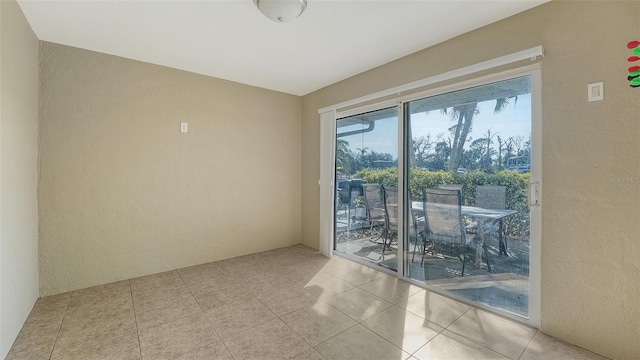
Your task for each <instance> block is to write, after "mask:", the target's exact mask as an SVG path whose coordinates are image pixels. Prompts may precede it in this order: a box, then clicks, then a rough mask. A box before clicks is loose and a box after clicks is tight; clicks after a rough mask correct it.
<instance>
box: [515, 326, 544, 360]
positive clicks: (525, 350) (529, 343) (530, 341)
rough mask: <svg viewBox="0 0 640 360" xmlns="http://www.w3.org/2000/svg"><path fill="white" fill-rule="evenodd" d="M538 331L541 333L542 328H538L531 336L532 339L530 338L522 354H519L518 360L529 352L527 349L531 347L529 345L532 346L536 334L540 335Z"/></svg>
mask: <svg viewBox="0 0 640 360" xmlns="http://www.w3.org/2000/svg"><path fill="white" fill-rule="evenodd" d="M538 333H540V330H538V329H536V333H535V334H533V336H532V337H531V340H529V342H528V343H527V346H525V347H524V349H523V350H522V353H521V354H520V356H518V360H520V359H522V357H523V356H524V353H525V352H527V349H528V348H529V346H531V343H532V342H533V339H535V338H536V336H538Z"/></svg>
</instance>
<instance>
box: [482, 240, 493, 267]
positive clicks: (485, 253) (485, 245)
mask: <svg viewBox="0 0 640 360" xmlns="http://www.w3.org/2000/svg"><path fill="white" fill-rule="evenodd" d="M482 248H483V249H484V256H485V257H486V258H487V270H489V272H492V270H491V264H490V263H489V251H488V250H487V244H486V243H485V244H483V245H482Z"/></svg>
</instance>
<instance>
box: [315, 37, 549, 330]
mask: <svg viewBox="0 0 640 360" xmlns="http://www.w3.org/2000/svg"><path fill="white" fill-rule="evenodd" d="M542 55H543V52H542V47H541V46H538V47H535V48H531V49H527V50H523V51H520V52H518V53H514V54H510V55H505V56H502V57H500V58H496V59H493V60H489V61H485V62H483V63H479V64H475V65H471V66H468V67H465V68H461V69H458V70H454V71H451V72H448V73H444V74H441V75H437V76H433V77H430V78H427V79H423V80H419V81H416V82H413V83H410V84H406V85H403V86H400V87H396V88H393V89H388V90H385V91H382V92H378V93H374V94H370V95H367V96H364V97H361V98H358V99H354V100H349V101H346V102H343V103H340V104H337V105H334V106H330V107H327V108H323V109H320V110H318V112H319V113H320V118H321V121H320V122H321V124H320V180H319V182H318V184H319V185H320V239H319V240H320V244H319V245H320V246H319V248H320V252H321V253H322V254H325V255H327V256H332V255H333V247H334V241H335V239H334V237H335V233H334V224H333V216H334V211H333V210H334V209H335V208H334V206H335V204H334V200H335V136H336V120H337V119H340V118H344V117H348V116H352V115H357V114H361V113H365V112H370V111H375V110H380V109H383V108H388V107H391V106H394V105H395V106H397V109H398V193H399V194H400V195H401V196H399V197H398V206H399V209H402V211H401V212H400V211H399V216H400V217H401V220H402V224H403V225H402V226H399V227H398V255H399V256H398V264H397V269H398V271H397V273H396V276H397V277H398V278H401V279H403V280H406V281H408V282H411V283H413V284H416V285H418V286H420V287H423V288H426V289H428V290H430V291H434V292H437V293H441V294H443V295H445V296H448V297H451V298H455V299H457V300H459V301H461V302H465V303H469V304H472V305H473V306H474V307H477V308H481V309H485V310H488V311H491V312H494V313H497V314H499V315H501V316H505V317H508V318H511V319H513V320H516V321H519V322H522V323H525V324H527V325H530V326H533V327H536V328H539V327H540V311H541V309H540V286H541V280H540V276H541V258H540V257H541V250H540V249H541V242H542V237H541V232H542V228H541V224H542V222H541V215H542V209H541V201H540V200H541V199H542V174H541V170H542V84H541V81H542V76H541V64H540V63H535V64H533V65H528V66H521V67H515V68H512V69H508V70H504V71H499V72H495V73H491V74H488V75H483V76H475V77H472V78H470V79H468V80H460V79H461V77H464V76H466V77H471V76H473V75H475V74H478V73H479V72H481V71H487V70H489V71H491V70H496V69H497V68H498V67H500V66H504V65H509V64H512V63H515V62H518V61H522V60H525V59H530V60H532V61H535V60H536V59H537V57H538V56H542ZM520 76H530V79H531V142H532V143H531V149H532V152H531V183H532V184H535V189H536V191H535V193H534V192H533V191H529V194H530V196H532V197H533V196H535V197H536V199H535V201H534V199H530V201H529V203H530V204H532V203H533V204H534V205H532V206H530V216H531V222H530V237H529V241H530V259H529V261H530V264H529V266H530V272H529V313H528V315H529V317H528V318H523V317H520V316H517V315H514V314H510V313H508V312H506V311H500V310H496V309H495V308H492V307H489V306H486V305H483V304H480V303H477V302H473V301H470V300H468V299H465V298H463V297H459V296H456V295H454V294H451V293H449V292H446V291H445V290H441V289H438V288H433V287H431V286H428V285H425V284H424V283H421V282H419V281H415V280H412V279H410V278H408V277H407V276H406V275H405V270H406V269H405V252H404V244H405V241H406V239H405V234H407V221H405V219H406V215H407V214H406V211H407V209H406V206H405V203H406V201H407V196H408V195H407V192H406V191H405V189H406V187H407V181H408V180H407V176H406V172H407V169H406V166H405V164H406V156H407V151H408V149H407V145H406V134H405V133H406V126H407V124H406V123H407V121H406V119H405V116H406V114H405V111H404V106H405V103H407V102H409V101H412V100H417V99H421V98H425V97H430V96H435V95H439V94H443V93H447V92H452V91H456V90H462V89H465V88H469V87H474V86H481V85H485V84H489V83H493V82H498V81H502V80H508V79H511V78H516V77H520ZM456 79H459V80H460V81H455V80H456ZM445 82H447V83H449V84H446V85H442V86H438V84H439V83H445ZM431 86H432V88H429V89H426V90H421V88H425V87H431ZM394 95H395V96H394ZM390 97H391V99H389V98H390ZM385 98H386V99H387V100H381V101H379V102H376V101H375V100H376V99H385ZM363 103H367V105H364V106H359V104H363ZM533 188H534V187H533V186H531V185H530V189H533ZM400 254H402V255H400ZM358 262H359V263H362V264H365V265H370V266H372V264H367V263H365V262H360V261H358ZM376 269H378V268H377V267H376Z"/></svg>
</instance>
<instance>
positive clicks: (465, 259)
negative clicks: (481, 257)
mask: <svg viewBox="0 0 640 360" xmlns="http://www.w3.org/2000/svg"><path fill="white" fill-rule="evenodd" d="M466 263H467V254H464V255H462V274H461V275H460V276H464V266H465V264H466Z"/></svg>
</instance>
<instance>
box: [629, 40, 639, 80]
mask: <svg viewBox="0 0 640 360" xmlns="http://www.w3.org/2000/svg"><path fill="white" fill-rule="evenodd" d="M627 48H628V49H629V50H631V56H629V58H628V59H627V61H628V62H630V63H632V64H634V63H635V65H631V66H630V67H629V69H627V71H628V72H629V76H627V80H629V81H630V82H631V83H630V85H631V87H634V88H635V87H640V63H639V62H638V60H640V41H638V40H633V41H629V43H628V44H627Z"/></svg>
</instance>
